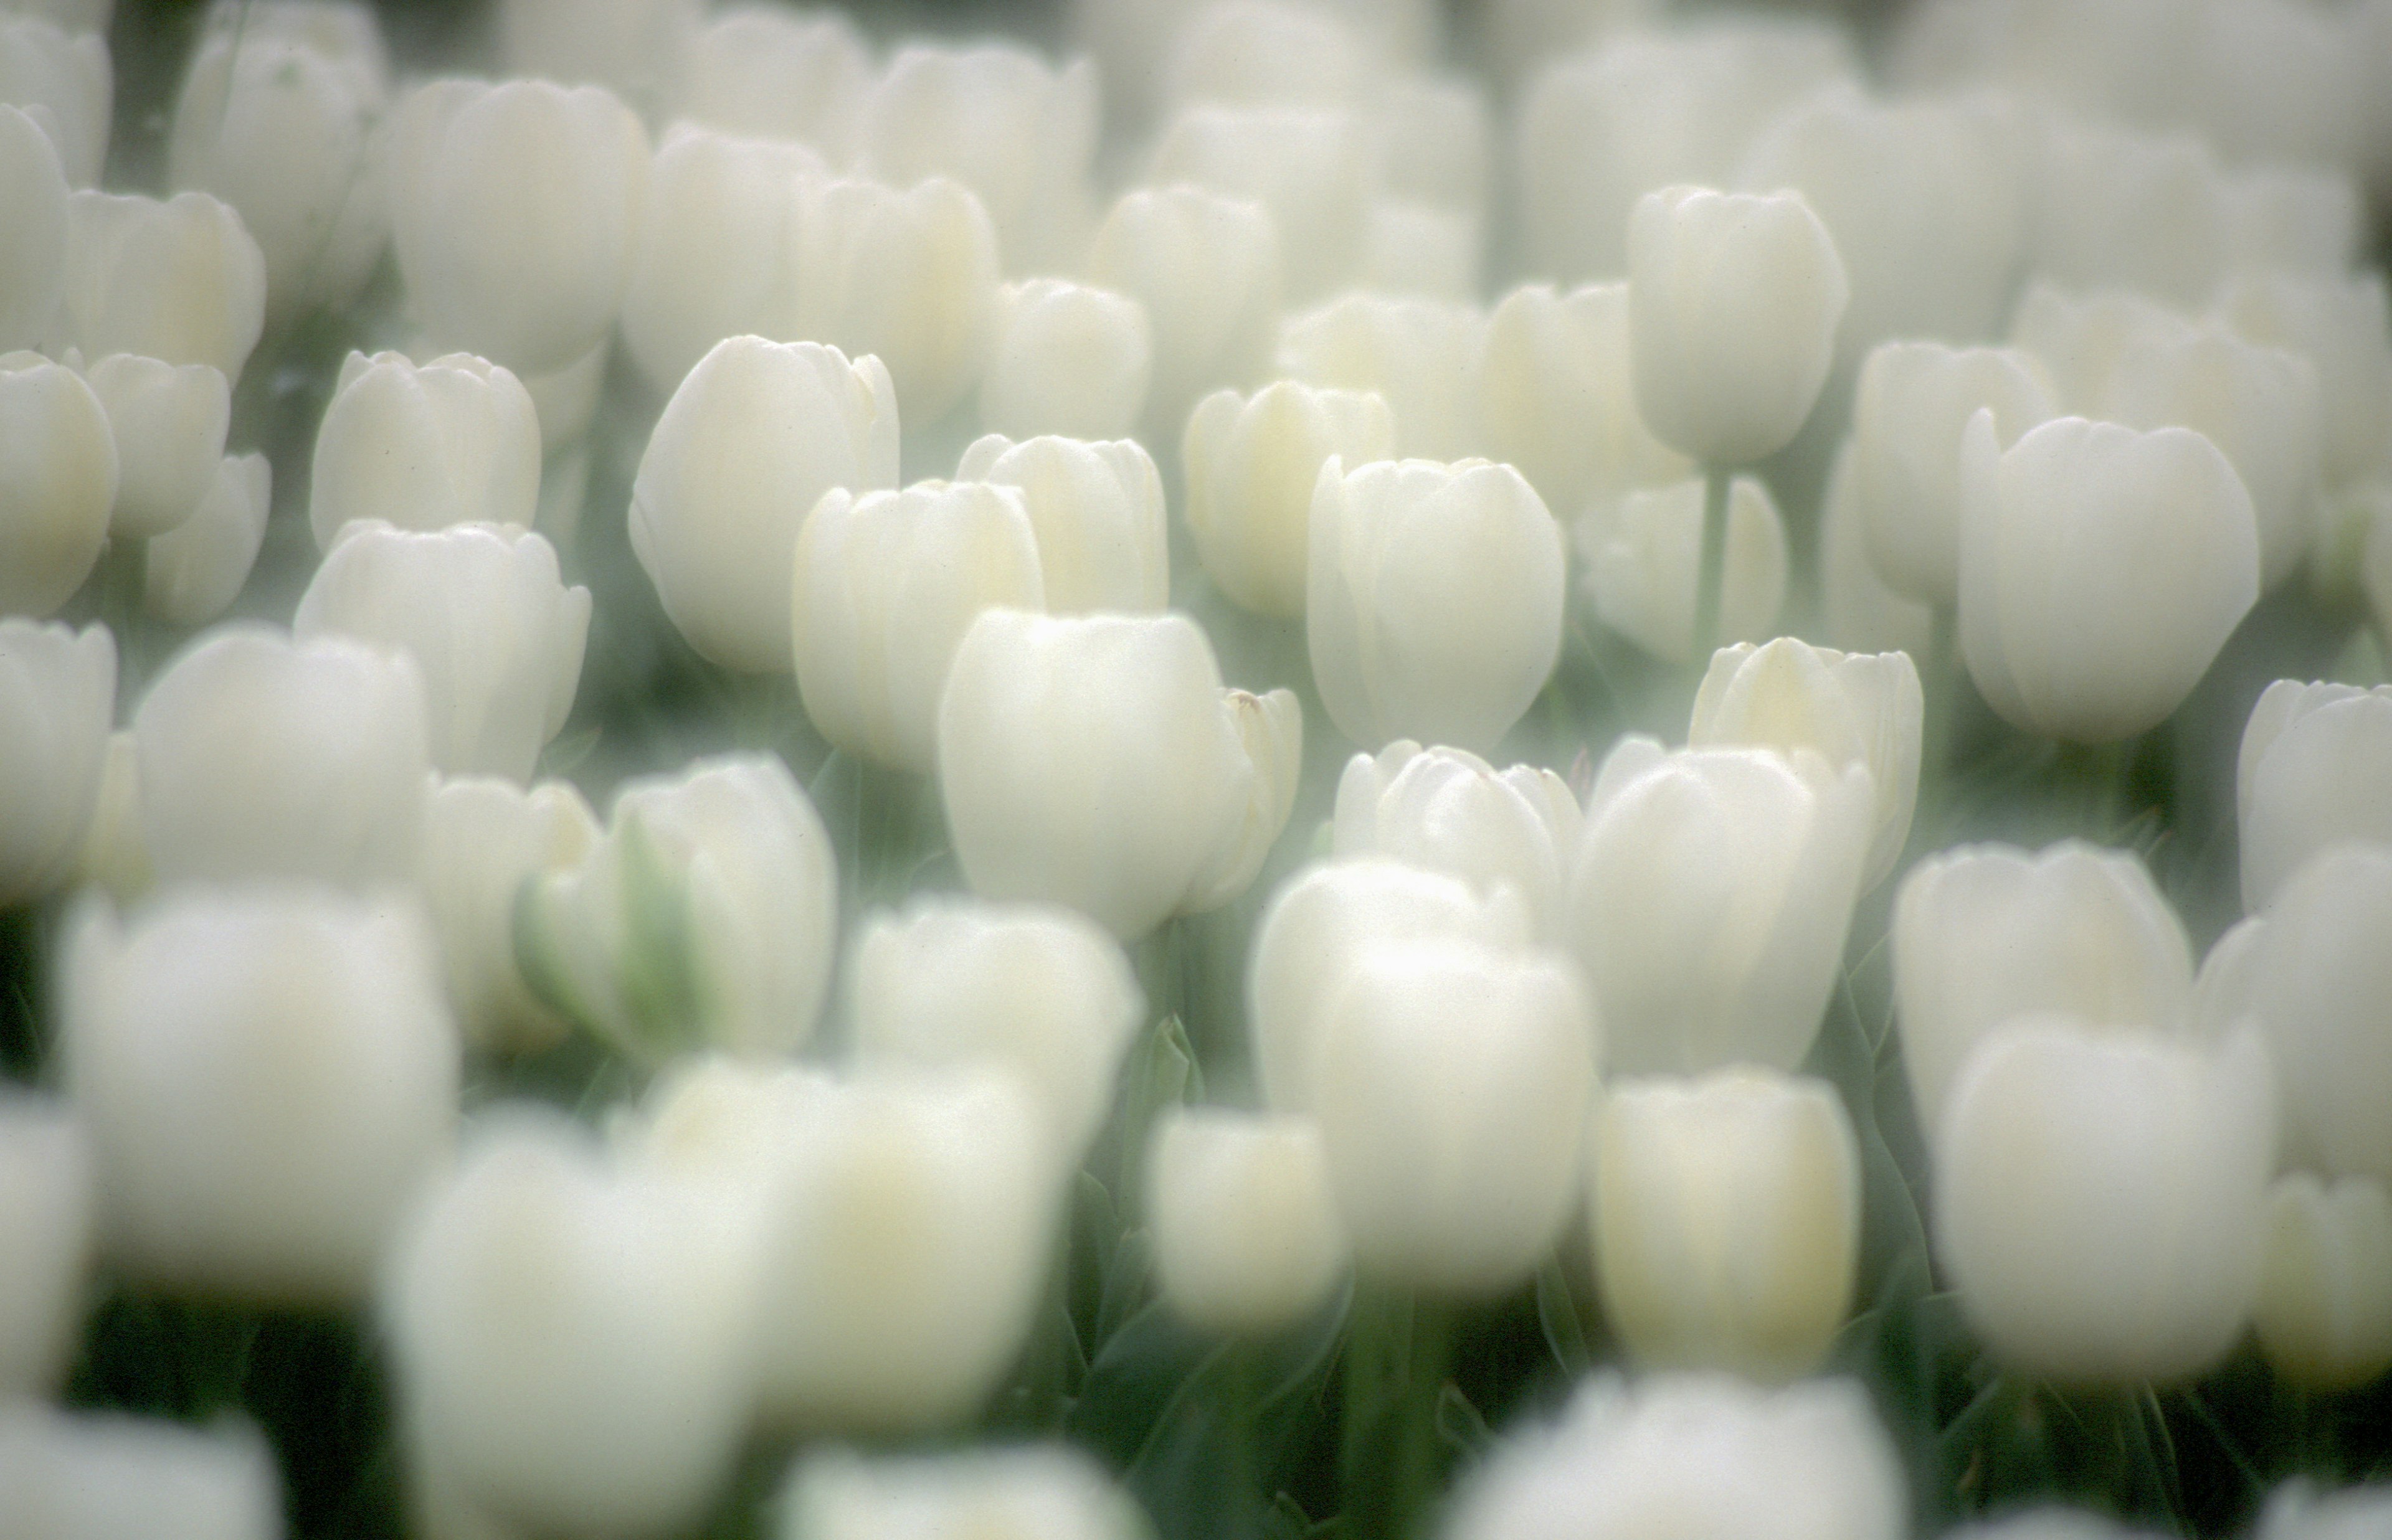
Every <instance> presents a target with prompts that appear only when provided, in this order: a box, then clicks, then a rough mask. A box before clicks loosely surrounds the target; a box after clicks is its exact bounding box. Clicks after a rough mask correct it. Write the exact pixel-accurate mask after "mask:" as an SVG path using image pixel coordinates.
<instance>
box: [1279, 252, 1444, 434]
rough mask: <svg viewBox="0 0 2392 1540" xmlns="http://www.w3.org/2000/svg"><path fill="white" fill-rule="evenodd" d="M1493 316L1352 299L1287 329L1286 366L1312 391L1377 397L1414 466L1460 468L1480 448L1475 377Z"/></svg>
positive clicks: (1412, 301)
mask: <svg viewBox="0 0 2392 1540" xmlns="http://www.w3.org/2000/svg"><path fill="white" fill-rule="evenodd" d="M1486 330H1487V323H1486V319H1485V317H1483V316H1482V315H1481V314H1480V313H1479V311H1478V310H1477V308H1476V307H1475V306H1474V305H1469V304H1455V303H1452V302H1449V301H1439V300H1430V299H1418V298H1409V297H1405V296H1402V295H1388V294H1371V293H1347V294H1343V295H1340V296H1339V297H1337V298H1336V299H1333V300H1331V301H1330V302H1329V303H1328V304H1323V305H1320V306H1318V307H1317V308H1314V309H1311V310H1306V311H1300V312H1298V313H1297V314H1295V315H1293V316H1289V317H1285V318H1284V319H1282V320H1281V321H1280V329H1279V367H1280V370H1281V372H1283V373H1285V374H1287V375H1289V376H1291V377H1293V378H1294V379H1297V380H1302V381H1304V382H1306V383H1307V384H1314V385H1325V386H1328V387H1330V388H1332V389H1334V390H1350V391H1366V392H1375V393H1376V394H1377V395H1380V396H1382V397H1384V399H1385V400H1386V403H1387V407H1388V408H1389V409H1390V410H1391V411H1393V412H1394V413H1395V414H1396V446H1397V449H1398V450H1399V451H1401V452H1402V453H1403V454H1404V455H1406V456H1407V457H1412V458H1419V459H1461V458H1462V457H1463V456H1465V455H1468V454H1470V453H1472V452H1473V451H1474V450H1475V449H1476V447H1477V446H1478V443H1479V439H1480V436H1481V435H1480V434H1479V432H1478V422H1477V403H1476V402H1475V401H1474V400H1472V399H1471V390H1470V371H1471V368H1472V366H1473V365H1474V364H1475V362H1476V361H1477V358H1478V355H1479V353H1480V351H1481V340H1482V338H1483V337H1484V336H1485V333H1486Z"/></svg>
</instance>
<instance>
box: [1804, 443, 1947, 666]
mask: <svg viewBox="0 0 2392 1540" xmlns="http://www.w3.org/2000/svg"><path fill="white" fill-rule="evenodd" d="M1820 501H1821V506H1820V511H1819V609H1820V612H1821V619H1822V621H1823V622H1824V623H1825V627H1826V638H1827V640H1828V641H1831V642H1833V643H1835V644H1836V645H1837V646H1839V647H1841V648H1843V649H1844V650H1845V651H1846V652H1853V653H1865V652H1872V651H1878V652H1901V653H1908V654H1911V655H1912V656H1913V657H1925V656H1927V654H1928V650H1929V649H1930V647H1932V646H1933V645H1934V641H1935V612H1934V611H1933V610H1932V609H1930V607H1929V606H1928V605H1926V604H1923V603H1921V602H1918V601H1917V600H1916V599H1912V598H1911V597H1909V596H1908V595H1907V594H1902V593H1897V592H1895V591H1894V590H1893V589H1892V588H1891V587H1889V586H1888V585H1887V583H1886V581H1885V578H1884V577H1883V576H1881V575H1880V574H1879V573H1878V567H1877V563H1876V561H1875V560H1874V559H1873V557H1872V556H1871V554H1870V551H1869V534H1868V526H1867V524H1866V522H1865V521H1866V519H1867V514H1866V513H1865V511H1864V510H1863V509H1862V506H1861V494H1860V471H1859V469H1858V465H1857V458H1856V453H1855V451H1854V449H1853V446H1852V440H1851V439H1850V438H1847V439H1845V440H1844V442H1843V443H1842V444H1841V445H1840V446H1838V447H1837V450H1836V457H1835V459H1834V460H1833V461H1832V462H1831V463H1830V464H1829V466H1828V469H1827V485H1826V491H1825V492H1824V493H1823V494H1822V495H1821V500H1820Z"/></svg>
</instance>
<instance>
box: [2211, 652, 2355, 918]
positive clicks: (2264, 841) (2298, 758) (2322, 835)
mask: <svg viewBox="0 0 2392 1540" xmlns="http://www.w3.org/2000/svg"><path fill="white" fill-rule="evenodd" d="M2387 764H2392V686H2385V685H2379V686H2377V687H2376V688H2375V689H2373V690H2361V689H2360V688H2359V687H2358V686H2357V685H2351V684H2303V683H2301V682H2299V681H2298V680H2296V679H2278V680H2277V681H2276V682H2275V683H2273V684H2271V685H2269V686H2268V688H2267V689H2266V690H2265V691H2263V692H2261V693H2260V695H2259V700H2258V704H2257V705H2254V706H2253V707H2252V708H2251V718H2250V721H2249V722H2248V723H2247V724H2246V725H2245V726H2244V727H2243V749H2242V753H2241V756H2240V757H2239V758H2238V761H2237V764H2236V774H2235V801H2236V804H2237V811H2238V812H2239V813H2240V815H2241V824H2242V849H2243V908H2244V909H2245V910H2246V911H2248V912H2251V913H2254V914H2256V913H2258V912H2261V911H2262V910H2265V909H2267V908H2268V907H2269V905H2270V904H2271V903H2272V902H2273V900H2274V899H2275V897H2276V895H2277V894H2278V893H2280V892H2282V889H2283V887H2284V885H2285V884H2286V883H2287V882H2288V881H2289V880H2290V879H2291V878H2292V875H2293V874H2294V873H2295V872H2297V871H2299V870H2300V868H2301V866H2302V864H2303V863H2304V862H2306V861H2308V860H2309V858H2310V857H2312V856H2314V855H2316V854H2317V853H2318V852H2319V851H2321V850H2323V849H2326V848H2329V847H2331V846H2334V845H2336V844H2339V843H2342V842H2344V841H2362V842H2371V843H2392V783H2387V782H2386V778H2385V774H2384V770H2385V767H2386V765H2387Z"/></svg>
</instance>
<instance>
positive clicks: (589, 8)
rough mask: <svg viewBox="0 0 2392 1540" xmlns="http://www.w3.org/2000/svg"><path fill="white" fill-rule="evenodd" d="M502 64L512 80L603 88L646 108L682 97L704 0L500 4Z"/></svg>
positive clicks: (521, 0)
mask: <svg viewBox="0 0 2392 1540" xmlns="http://www.w3.org/2000/svg"><path fill="white" fill-rule="evenodd" d="M493 9H495V10H496V11H497V13H498V29H497V30H498V45H499V59H500V62H501V63H502V64H504V65H505V66H506V71H507V72H508V73H509V74H512V75H539V76H541V77H544V78H546V79H549V80H553V81H561V82H563V83H564V84H567V85H579V84H584V83H589V84H597V85H603V86H604V87H606V89H608V90H609V91H613V92H615V93H617V95H619V96H621V97H623V99H624V100H626V101H628V102H630V103H632V104H634V105H635V106H637V107H639V108H640V109H642V110H647V111H656V110H660V109H662V108H663V107H664V106H665V104H667V103H669V102H671V101H673V100H675V99H677V98H678V97H679V96H680V94H681V93H680V87H681V73H682V58H683V57H684V55H685V54H686V53H687V52H688V49H689V46H690V43H691V41H692V39H693V38H694V37H695V34H696V32H697V30H698V26H699V23H700V22H701V21H703V20H704V19H705V15H706V9H707V7H706V3H705V0H498V4H497V5H496V6H494V7H493Z"/></svg>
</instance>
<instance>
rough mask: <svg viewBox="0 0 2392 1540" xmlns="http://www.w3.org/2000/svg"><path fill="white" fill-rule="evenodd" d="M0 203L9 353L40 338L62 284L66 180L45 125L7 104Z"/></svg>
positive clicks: (2, 337) (1, 341)
mask: <svg viewBox="0 0 2392 1540" xmlns="http://www.w3.org/2000/svg"><path fill="white" fill-rule="evenodd" d="M0 25H6V23H0ZM52 121H55V120H52ZM0 206H5V207H7V210H8V226H7V229H5V230H0V353H6V352H7V351H9V350H10V349H13V348H20V347H32V346H33V345H34V344H36V343H39V342H40V341H41V340H42V336H43V333H44V332H45V331H46V330H48V329H49V325H50V319H51V317H52V315H53V314H54V313H55V312H56V311H57V309H58V297H59V295H60V294H62V293H63V292H64V291H65V289H66V279H67V179H66V174H65V173H64V172H63V171H62V170H61V169H60V168H59V166H58V149H57V147H55V146H54V145H52V144H51V143H50V136H49V135H48V134H47V133H45V131H44V130H43V128H42V125H41V124H40V123H35V122H34V121H33V120H32V118H31V117H28V116H27V115H26V114H25V113H24V112H23V111H21V110H19V109H17V108H15V107H11V106H8V105H7V104H5V103H0Z"/></svg>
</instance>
